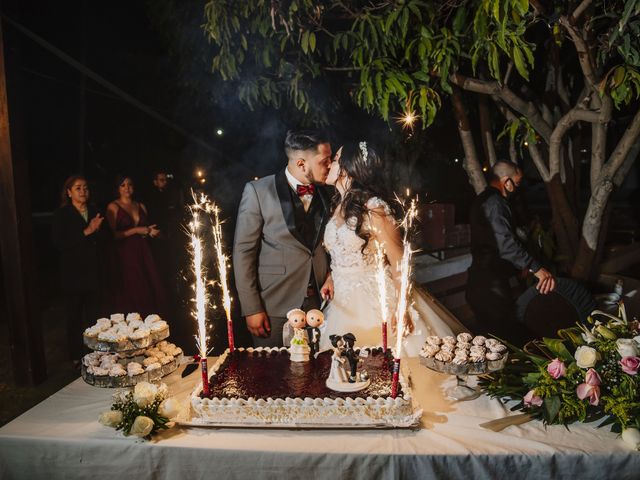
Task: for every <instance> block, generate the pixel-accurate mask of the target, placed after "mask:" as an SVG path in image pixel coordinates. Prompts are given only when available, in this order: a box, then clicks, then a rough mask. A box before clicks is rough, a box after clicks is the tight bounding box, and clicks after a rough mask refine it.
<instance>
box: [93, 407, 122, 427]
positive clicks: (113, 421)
mask: <svg viewBox="0 0 640 480" xmlns="http://www.w3.org/2000/svg"><path fill="white" fill-rule="evenodd" d="M98 421H99V422H100V423H101V424H102V425H104V426H105V427H111V428H116V427H117V426H118V424H119V423H120V422H121V421H122V412H121V411H120V410H109V411H108V412H102V414H101V415H100V418H99V419H98Z"/></svg>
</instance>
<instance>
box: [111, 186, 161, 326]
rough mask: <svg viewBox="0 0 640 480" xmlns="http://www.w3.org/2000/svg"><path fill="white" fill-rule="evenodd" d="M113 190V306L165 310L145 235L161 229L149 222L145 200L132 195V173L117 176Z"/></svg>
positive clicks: (158, 311)
mask: <svg viewBox="0 0 640 480" xmlns="http://www.w3.org/2000/svg"><path fill="white" fill-rule="evenodd" d="M116 192H117V199H116V200H114V201H113V202H111V203H110V204H109V205H108V207H107V220H108V222H109V226H110V227H111V230H112V231H113V235H114V238H115V250H116V265H115V266H116V270H117V271H116V274H115V280H114V282H115V285H114V286H113V290H114V294H115V299H114V304H115V305H114V307H115V308H116V310H118V311H121V312H124V313H127V312H139V313H141V314H144V315H148V314H151V313H161V314H164V313H165V311H166V309H165V305H166V301H165V296H164V288H163V286H162V283H161V281H160V276H159V275H158V270H157V268H156V265H155V262H154V259H153V256H152V254H151V249H150V247H149V244H148V243H147V237H150V238H153V237H156V236H158V235H159V234H160V230H158V228H157V227H156V225H152V224H150V223H149V221H148V216H147V209H146V207H145V206H144V204H142V203H140V202H138V201H136V200H135V199H134V196H133V192H134V184H133V180H132V179H131V177H129V176H126V175H120V176H118V178H117V179H116Z"/></svg>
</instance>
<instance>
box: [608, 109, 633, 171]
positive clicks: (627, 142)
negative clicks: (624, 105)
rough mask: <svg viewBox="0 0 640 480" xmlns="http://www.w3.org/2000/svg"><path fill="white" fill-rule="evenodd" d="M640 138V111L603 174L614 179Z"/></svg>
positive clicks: (610, 158) (617, 146)
mask: <svg viewBox="0 0 640 480" xmlns="http://www.w3.org/2000/svg"><path fill="white" fill-rule="evenodd" d="M638 137H640V110H638V111H637V112H636V114H635V116H634V117H633V120H632V121H631V124H630V125H629V126H628V127H627V129H626V130H625V132H624V135H622V138H621V139H620V141H619V142H618V145H616V148H615V150H614V151H613V153H612V154H611V156H610V157H609V161H608V162H607V164H606V165H605V166H604V167H603V169H602V174H603V175H606V176H607V177H613V175H615V173H616V171H617V170H618V169H619V168H620V167H621V166H622V164H623V163H624V161H625V159H626V158H627V155H628V154H629V151H630V150H631V147H633V145H634V143H635V142H636V140H638Z"/></svg>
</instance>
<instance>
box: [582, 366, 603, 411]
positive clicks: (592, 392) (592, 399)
mask: <svg viewBox="0 0 640 480" xmlns="http://www.w3.org/2000/svg"><path fill="white" fill-rule="evenodd" d="M596 375H597V374H596ZM576 394H577V395H578V398H579V399H580V400H584V399H585V398H588V399H589V403H590V404H591V405H593V406H596V405H598V403H599V402H600V387H598V386H597V385H589V384H587V383H581V384H580V385H578V388H576Z"/></svg>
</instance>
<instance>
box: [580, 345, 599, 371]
mask: <svg viewBox="0 0 640 480" xmlns="http://www.w3.org/2000/svg"><path fill="white" fill-rule="evenodd" d="M574 356H575V358H576V363H577V364H578V366H579V367H580V368H591V367H593V366H594V365H595V364H596V362H597V361H598V357H599V356H600V355H599V354H598V352H597V351H596V349H595V348H591V347H585V346H584V345H583V346H581V347H578V348H577V349H576V353H575V354H574Z"/></svg>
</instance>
